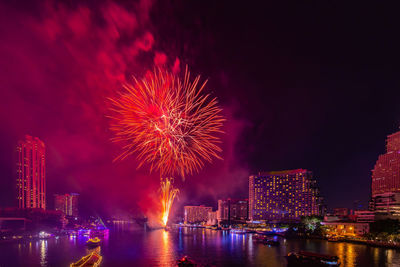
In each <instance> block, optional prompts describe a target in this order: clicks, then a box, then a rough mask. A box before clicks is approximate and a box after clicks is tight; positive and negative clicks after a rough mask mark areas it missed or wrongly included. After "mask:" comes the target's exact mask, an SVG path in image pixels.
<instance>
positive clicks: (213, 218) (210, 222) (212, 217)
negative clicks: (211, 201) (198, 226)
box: [207, 211, 218, 225]
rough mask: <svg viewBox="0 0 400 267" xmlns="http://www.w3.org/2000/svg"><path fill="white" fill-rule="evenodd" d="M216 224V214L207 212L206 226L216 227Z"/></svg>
mask: <svg viewBox="0 0 400 267" xmlns="http://www.w3.org/2000/svg"><path fill="white" fill-rule="evenodd" d="M217 223H218V221H217V212H216V211H209V212H208V219H207V224H208V225H216V224H217Z"/></svg>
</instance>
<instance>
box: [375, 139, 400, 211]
mask: <svg viewBox="0 0 400 267" xmlns="http://www.w3.org/2000/svg"><path fill="white" fill-rule="evenodd" d="M371 187H372V188H371V189H372V190H371V192H372V201H371V209H372V210H373V211H374V212H375V215H376V219H385V218H393V219H395V218H399V216H400V131H399V132H396V133H394V134H391V135H389V136H388V137H387V139H386V153H385V154H382V155H380V156H379V158H378V160H377V162H376V163H375V167H374V169H373V170H372V186H371Z"/></svg>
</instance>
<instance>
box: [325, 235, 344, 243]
mask: <svg viewBox="0 0 400 267" xmlns="http://www.w3.org/2000/svg"><path fill="white" fill-rule="evenodd" d="M341 241H342V238H339V237H336V236H335V237H330V238H328V242H341Z"/></svg>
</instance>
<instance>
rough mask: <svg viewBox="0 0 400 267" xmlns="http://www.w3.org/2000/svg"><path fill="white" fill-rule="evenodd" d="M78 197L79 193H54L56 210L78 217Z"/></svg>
mask: <svg viewBox="0 0 400 267" xmlns="http://www.w3.org/2000/svg"><path fill="white" fill-rule="evenodd" d="M78 197H79V194H75V193H71V194H64V195H58V194H56V195H54V208H55V210H60V211H62V212H63V213H64V214H65V215H67V216H74V217H78Z"/></svg>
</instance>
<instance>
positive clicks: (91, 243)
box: [86, 237, 101, 247]
mask: <svg viewBox="0 0 400 267" xmlns="http://www.w3.org/2000/svg"><path fill="white" fill-rule="evenodd" d="M100 242H101V240H100V239H99V238H98V237H95V238H91V239H89V240H88V241H86V245H88V246H89V247H97V246H100Z"/></svg>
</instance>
